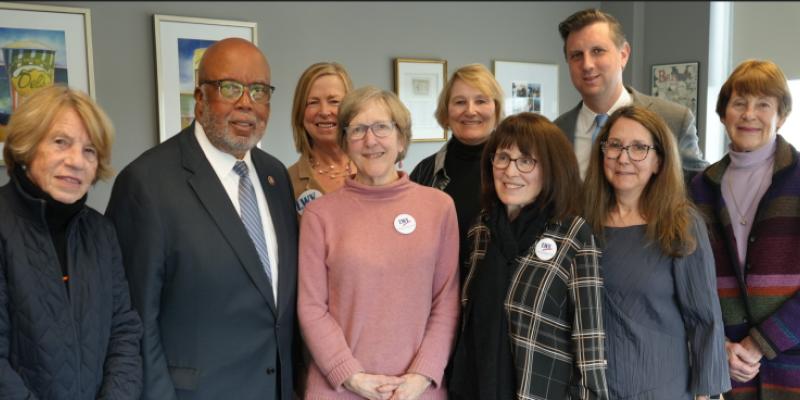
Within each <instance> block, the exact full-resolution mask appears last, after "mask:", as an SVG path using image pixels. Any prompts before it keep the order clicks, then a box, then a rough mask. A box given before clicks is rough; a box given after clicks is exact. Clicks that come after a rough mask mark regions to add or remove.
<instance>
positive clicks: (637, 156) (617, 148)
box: [600, 140, 657, 161]
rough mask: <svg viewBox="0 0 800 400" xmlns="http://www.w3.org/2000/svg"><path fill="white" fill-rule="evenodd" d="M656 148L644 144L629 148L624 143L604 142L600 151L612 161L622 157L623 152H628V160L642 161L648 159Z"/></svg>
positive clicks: (632, 144)
mask: <svg viewBox="0 0 800 400" xmlns="http://www.w3.org/2000/svg"><path fill="white" fill-rule="evenodd" d="M656 148H657V147H656V146H650V145H647V144H644V143H631V144H629V145H627V146H623V145H622V142H619V141H616V140H615V141H611V142H607V141H605V140H604V141H602V142H600V149H601V150H602V151H603V153H604V154H605V155H606V157H607V158H610V159H612V160H616V159H618V158H619V156H620V155H622V150H625V151H627V152H628V158H630V159H631V160H632V161H642V160H644V159H645V158H647V153H649V152H650V149H653V150H655V149H656Z"/></svg>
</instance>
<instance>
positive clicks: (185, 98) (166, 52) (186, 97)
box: [153, 14, 258, 143]
mask: <svg viewBox="0 0 800 400" xmlns="http://www.w3.org/2000/svg"><path fill="white" fill-rule="evenodd" d="M153 24H154V27H155V42H156V43H155V49H156V81H157V85H158V90H157V93H158V135H159V143H161V142H163V141H165V140H167V139H169V138H170V137H172V136H174V135H176V134H177V133H178V132H180V131H181V130H182V129H183V128H185V127H187V126H188V125H189V124H190V123H191V122H192V120H193V119H194V88H195V86H197V66H198V64H199V61H200V58H201V57H202V54H203V52H204V51H205V49H206V48H207V47H208V46H210V45H211V44H212V43H214V42H216V41H218V40H222V39H225V38H229V37H239V38H243V39H246V40H249V41H251V42H253V44H255V45H256V46H258V32H257V23H255V22H247V21H234V20H222V19H210V18H196V17H181V16H176V15H163V14H155V15H153Z"/></svg>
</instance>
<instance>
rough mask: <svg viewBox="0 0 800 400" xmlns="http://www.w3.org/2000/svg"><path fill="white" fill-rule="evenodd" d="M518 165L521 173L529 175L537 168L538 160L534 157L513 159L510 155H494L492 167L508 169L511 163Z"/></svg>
mask: <svg viewBox="0 0 800 400" xmlns="http://www.w3.org/2000/svg"><path fill="white" fill-rule="evenodd" d="M512 161H513V162H514V164H516V165H517V170H518V171H519V172H524V173H528V172H531V171H533V169H534V168H536V163H537V161H536V159H535V158H533V157H528V156H522V157H518V158H511V156H509V155H508V153H504V152H500V153H494V154H492V166H493V167H495V168H499V169H506V168H508V166H509V165H511V162H512Z"/></svg>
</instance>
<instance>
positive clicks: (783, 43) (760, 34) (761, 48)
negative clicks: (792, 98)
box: [731, 1, 800, 79]
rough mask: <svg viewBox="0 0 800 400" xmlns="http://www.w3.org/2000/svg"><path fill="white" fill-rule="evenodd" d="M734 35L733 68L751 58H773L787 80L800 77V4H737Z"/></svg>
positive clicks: (734, 10)
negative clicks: (799, 43) (799, 52)
mask: <svg viewBox="0 0 800 400" xmlns="http://www.w3.org/2000/svg"><path fill="white" fill-rule="evenodd" d="M731 32H732V35H733V45H732V46H731V53H732V54H731V61H732V63H731V68H735V67H736V66H737V65H738V64H739V63H740V62H742V61H744V60H746V59H748V58H758V59H769V60H772V61H774V62H775V63H777V64H778V65H779V66H780V67H781V69H782V70H783V72H784V73H785V74H786V78H788V79H798V78H800V57H798V55H797V48H796V41H797V38H798V37H800V3H797V2H766V1H764V2H761V1H760V2H734V3H733V29H732V31H731Z"/></svg>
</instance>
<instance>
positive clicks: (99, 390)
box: [0, 179, 142, 400]
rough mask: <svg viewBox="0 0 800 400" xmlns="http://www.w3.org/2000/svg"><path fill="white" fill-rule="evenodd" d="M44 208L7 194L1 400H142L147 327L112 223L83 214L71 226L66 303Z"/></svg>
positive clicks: (1, 235)
mask: <svg viewBox="0 0 800 400" xmlns="http://www.w3.org/2000/svg"><path fill="white" fill-rule="evenodd" d="M49 235H50V234H49V231H48V228H47V225H46V224H45V221H44V201H42V200H37V199H33V198H31V197H29V196H27V195H26V194H24V192H23V191H22V190H21V188H20V187H19V186H18V184H17V182H16V180H13V179H12V182H11V183H9V184H7V185H5V186H3V187H1V188H0V399H3V400H12V399H52V400H56V399H58V400H60V399H64V400H66V399H69V400H83V399H86V400H89V399H138V398H139V395H140V393H141V386H142V360H141V357H140V355H139V343H140V338H141V334H142V325H141V321H140V320H139V316H138V315H137V314H136V312H135V311H134V310H133V309H132V308H131V304H130V297H129V293H128V283H127V281H126V280H125V273H124V270H123V268H122V259H121V256H120V251H119V246H118V244H117V235H116V233H115V231H114V228H113V225H111V223H110V222H109V221H107V220H106V219H105V217H103V216H102V215H100V214H99V213H98V212H96V211H95V210H92V209H90V208H88V207H85V208H84V209H83V210H81V211H80V212H79V213H78V214H77V215H76V216H75V217H74V218H73V220H72V221H70V223H69V226H68V228H67V243H68V244H67V259H68V265H69V275H70V280H69V296H68V295H67V290H66V287H65V285H64V283H63V281H62V273H61V267H60V265H59V262H58V256H57V255H56V252H55V248H54V246H53V244H52V241H51V240H50V236H49Z"/></svg>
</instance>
